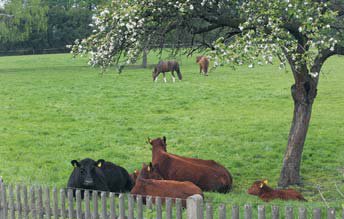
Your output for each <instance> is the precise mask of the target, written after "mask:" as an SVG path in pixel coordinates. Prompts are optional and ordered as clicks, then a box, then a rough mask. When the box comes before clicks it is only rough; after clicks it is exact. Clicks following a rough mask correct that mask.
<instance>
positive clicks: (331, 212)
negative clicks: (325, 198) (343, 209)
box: [327, 208, 336, 219]
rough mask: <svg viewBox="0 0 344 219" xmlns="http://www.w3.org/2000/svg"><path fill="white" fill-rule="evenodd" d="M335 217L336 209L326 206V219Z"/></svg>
mask: <svg viewBox="0 0 344 219" xmlns="http://www.w3.org/2000/svg"><path fill="white" fill-rule="evenodd" d="M335 218H336V209H334V208H328V209H327V219H335Z"/></svg>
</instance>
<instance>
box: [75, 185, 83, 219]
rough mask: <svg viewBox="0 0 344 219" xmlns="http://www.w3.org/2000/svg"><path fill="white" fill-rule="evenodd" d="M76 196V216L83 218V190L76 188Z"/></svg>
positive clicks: (79, 218) (78, 218)
mask: <svg viewBox="0 0 344 219" xmlns="http://www.w3.org/2000/svg"><path fill="white" fill-rule="evenodd" d="M75 196H76V218H77V219H82V208H81V191H80V190H79V189H78V190H76V192H75Z"/></svg>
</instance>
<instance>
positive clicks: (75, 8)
mask: <svg viewBox="0 0 344 219" xmlns="http://www.w3.org/2000/svg"><path fill="white" fill-rule="evenodd" d="M107 1H108V0H9V1H7V2H6V3H5V5H4V7H3V8H0V51H7V50H32V51H37V50H43V49H51V48H65V46H66V45H68V44H73V43H74V40H75V39H82V38H85V37H87V36H89V35H90V34H91V31H92V30H91V27H90V26H89V24H90V23H91V21H92V14H93V13H94V10H95V9H96V8H97V7H99V6H101V5H102V4H105V3H106V2H107ZM20 6H21V7H20Z"/></svg>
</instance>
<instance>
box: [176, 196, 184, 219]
mask: <svg viewBox="0 0 344 219" xmlns="http://www.w3.org/2000/svg"><path fill="white" fill-rule="evenodd" d="M182 208H183V206H182V200H181V199H180V198H177V199H176V218H177V219H182V217H183V215H182V212H183V211H182Z"/></svg>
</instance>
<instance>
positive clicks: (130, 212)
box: [128, 194, 135, 219]
mask: <svg viewBox="0 0 344 219" xmlns="http://www.w3.org/2000/svg"><path fill="white" fill-rule="evenodd" d="M134 207H135V206H134V197H133V195H132V194H129V195H128V219H134Z"/></svg>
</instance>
